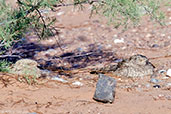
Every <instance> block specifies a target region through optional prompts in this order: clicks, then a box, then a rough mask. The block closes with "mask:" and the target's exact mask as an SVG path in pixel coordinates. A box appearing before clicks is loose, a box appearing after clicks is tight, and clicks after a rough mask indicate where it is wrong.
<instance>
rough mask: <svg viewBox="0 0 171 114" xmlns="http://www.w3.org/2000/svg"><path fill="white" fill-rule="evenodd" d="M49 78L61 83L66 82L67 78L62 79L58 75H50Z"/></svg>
mask: <svg viewBox="0 0 171 114" xmlns="http://www.w3.org/2000/svg"><path fill="white" fill-rule="evenodd" d="M51 80H56V81H59V82H63V83H67V82H68V81H67V80H64V79H62V78H60V77H59V76H55V77H52V78H51Z"/></svg>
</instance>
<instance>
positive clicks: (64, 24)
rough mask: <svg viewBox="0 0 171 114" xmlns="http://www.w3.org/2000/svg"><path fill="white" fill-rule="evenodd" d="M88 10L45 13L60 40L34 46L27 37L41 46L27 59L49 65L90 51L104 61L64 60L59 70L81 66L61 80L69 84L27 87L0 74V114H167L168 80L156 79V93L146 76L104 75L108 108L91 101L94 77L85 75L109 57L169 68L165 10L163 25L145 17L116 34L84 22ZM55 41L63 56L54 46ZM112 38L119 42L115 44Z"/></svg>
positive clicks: (97, 20) (103, 24)
mask: <svg viewBox="0 0 171 114" xmlns="http://www.w3.org/2000/svg"><path fill="white" fill-rule="evenodd" d="M89 7H90V6H86V7H85V9H84V11H78V9H73V7H67V8H60V9H58V12H49V14H48V15H50V16H52V17H56V18H57V22H56V23H55V26H57V27H58V29H59V32H60V34H59V37H60V39H59V37H56V38H55V37H52V38H50V39H48V40H44V41H40V42H38V41H36V40H35V38H34V37H30V36H27V40H28V42H32V43H35V44H36V45H41V47H42V50H41V51H36V53H34V54H31V55H32V56H31V58H32V59H35V60H39V59H43V60H49V59H50V60H53V58H54V57H56V56H60V55H62V54H64V53H67V52H72V53H77V54H78V53H79V52H80V51H81V52H83V51H84V52H86V53H92V52H93V51H92V50H94V51H95V52H98V50H100V51H103V52H105V53H106V54H107V55H108V54H109V56H103V55H100V56H98V58H96V59H95V60H94V61H88V62H86V61H84V60H81V61H74V62H71V61H70V62H68V61H63V62H64V63H63V64H62V65H65V66H67V67H73V66H74V65H77V64H79V65H82V64H85V63H86V64H85V65H83V67H81V68H82V69H81V70H79V69H75V70H72V71H70V72H71V75H72V76H71V77H72V78H71V77H67V76H63V75H61V77H62V78H64V79H65V80H67V81H68V83H62V82H58V81H52V80H50V79H39V80H38V84H36V85H32V86H31V85H27V84H26V83H20V82H19V81H17V80H16V79H17V78H16V77H17V76H14V75H10V74H2V73H1V74H0V82H1V83H0V88H1V92H0V114H28V113H30V114H125V113H127V114H171V89H170V88H168V87H167V84H169V83H170V82H171V78H165V75H159V74H158V77H157V79H159V80H161V82H160V83H158V84H159V85H161V88H154V87H153V86H154V85H155V84H152V83H150V82H149V80H150V77H145V78H143V79H127V78H123V79H122V78H118V77H115V76H113V75H112V74H107V75H109V76H112V77H114V78H115V79H116V80H117V88H116V97H115V101H114V102H113V103H112V104H103V103H100V102H96V101H94V100H93V99H92V98H93V95H94V92H95V87H96V82H97V79H98V76H97V75H95V74H90V73H89V71H88V70H87V69H88V68H89V67H96V66H104V65H106V64H108V63H111V59H110V57H112V60H113V59H115V58H119V59H120V58H129V57H130V56H132V55H134V54H142V55H145V56H147V57H148V58H149V59H150V61H151V62H152V64H154V66H155V67H156V69H157V70H167V69H169V68H171V32H170V31H171V25H170V22H171V20H170V18H169V17H170V16H171V11H170V10H169V8H168V7H167V8H163V10H164V11H165V12H166V15H167V20H166V23H167V26H159V25H157V24H156V23H155V24H154V23H153V22H150V21H149V19H148V18H146V17H144V19H143V20H142V21H141V23H140V26H139V27H137V28H133V27H132V28H130V29H129V30H127V31H126V32H121V29H113V27H112V26H109V25H107V21H106V19H105V18H103V17H101V16H97V15H94V16H93V17H92V18H89V15H90V8H89ZM56 39H58V41H59V43H60V47H61V48H62V49H63V51H61V49H60V48H59V45H57V44H56ZM116 39H120V40H123V42H121V43H116V42H115V40H116ZM50 49H53V50H50ZM110 53H113V54H112V55H110ZM106 57H107V58H106ZM54 60H55V59H54ZM73 72H74V73H73ZM75 81H79V82H81V83H82V84H83V85H82V86H75V85H73V84H72V83H73V82H75ZM33 112H35V113H33Z"/></svg>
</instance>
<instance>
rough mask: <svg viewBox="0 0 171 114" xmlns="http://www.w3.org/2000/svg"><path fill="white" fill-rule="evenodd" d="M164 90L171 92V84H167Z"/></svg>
mask: <svg viewBox="0 0 171 114" xmlns="http://www.w3.org/2000/svg"><path fill="white" fill-rule="evenodd" d="M163 89H164V90H171V83H166V84H165V85H164V87H163Z"/></svg>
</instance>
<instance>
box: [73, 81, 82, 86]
mask: <svg viewBox="0 0 171 114" xmlns="http://www.w3.org/2000/svg"><path fill="white" fill-rule="evenodd" d="M72 85H76V86H83V83H81V82H79V81H75V82H73V83H72Z"/></svg>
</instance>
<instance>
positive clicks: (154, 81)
mask: <svg viewBox="0 0 171 114" xmlns="http://www.w3.org/2000/svg"><path fill="white" fill-rule="evenodd" d="M150 82H151V83H153V84H157V83H159V80H157V79H155V78H152V79H151V80H150Z"/></svg>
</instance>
